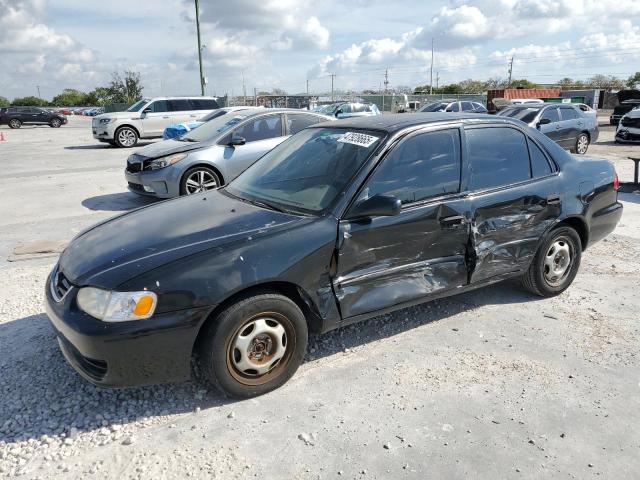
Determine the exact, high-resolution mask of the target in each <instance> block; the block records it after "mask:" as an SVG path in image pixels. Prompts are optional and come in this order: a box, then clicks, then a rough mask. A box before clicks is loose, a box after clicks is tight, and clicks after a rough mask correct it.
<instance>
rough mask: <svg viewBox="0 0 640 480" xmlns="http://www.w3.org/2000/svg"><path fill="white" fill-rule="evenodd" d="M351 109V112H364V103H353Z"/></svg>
mask: <svg viewBox="0 0 640 480" xmlns="http://www.w3.org/2000/svg"><path fill="white" fill-rule="evenodd" d="M352 111H353V113H362V112H364V105H363V104H361V103H354V104H353V108H352Z"/></svg>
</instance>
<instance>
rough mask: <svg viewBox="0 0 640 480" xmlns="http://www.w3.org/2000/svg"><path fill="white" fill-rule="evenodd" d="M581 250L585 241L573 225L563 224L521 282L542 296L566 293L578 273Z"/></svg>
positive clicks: (540, 251) (542, 249)
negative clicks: (582, 240) (581, 239)
mask: <svg viewBox="0 0 640 480" xmlns="http://www.w3.org/2000/svg"><path fill="white" fill-rule="evenodd" d="M581 253H582V242H581V241H580V236H579V235H578V233H577V232H576V231H575V230H574V229H573V228H571V227H569V226H564V225H562V226H560V227H558V228H556V229H554V230H552V231H551V232H549V234H548V236H547V238H546V239H545V240H544V241H543V243H542V245H541V246H540V248H539V249H538V252H537V253H536V256H535V257H534V259H533V262H532V263H531V266H530V267H529V270H527V272H526V273H525V274H524V275H523V276H522V283H523V284H524V286H525V287H526V288H527V290H529V291H531V292H532V293H535V294H536V295H540V296H543V297H550V296H553V295H557V294H559V293H561V292H563V291H564V290H566V289H567V288H568V287H569V285H571V283H572V282H573V279H574V278H575V277H576V275H577V273H578V268H579V267H580V259H581Z"/></svg>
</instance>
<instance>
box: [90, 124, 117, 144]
mask: <svg viewBox="0 0 640 480" xmlns="http://www.w3.org/2000/svg"><path fill="white" fill-rule="evenodd" d="M115 131H116V129H115V125H113V122H112V123H107V124H100V123H99V122H96V121H95V120H92V121H91V132H92V133H93V138H96V139H98V140H113V139H114V138H115Z"/></svg>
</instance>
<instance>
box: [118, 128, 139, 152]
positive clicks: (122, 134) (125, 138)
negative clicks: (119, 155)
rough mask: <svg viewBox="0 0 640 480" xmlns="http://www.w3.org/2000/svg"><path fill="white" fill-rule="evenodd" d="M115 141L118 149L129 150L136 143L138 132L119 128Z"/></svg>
mask: <svg viewBox="0 0 640 480" xmlns="http://www.w3.org/2000/svg"><path fill="white" fill-rule="evenodd" d="M115 141H116V145H118V146H119V147H120V148H131V147H133V146H135V144H136V143H138V132H136V131H135V130H134V129H133V128H131V127H120V128H119V129H118V130H116V134H115Z"/></svg>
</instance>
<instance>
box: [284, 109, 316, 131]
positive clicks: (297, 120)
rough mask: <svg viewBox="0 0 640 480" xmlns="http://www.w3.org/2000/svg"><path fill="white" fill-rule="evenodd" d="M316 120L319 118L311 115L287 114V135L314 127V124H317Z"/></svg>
mask: <svg viewBox="0 0 640 480" xmlns="http://www.w3.org/2000/svg"><path fill="white" fill-rule="evenodd" d="M318 120H319V118H318V117H314V116H313V115H296V114H288V115H287V123H288V126H289V133H290V134H291V135H294V134H296V133H298V132H299V131H300V130H304V129H305V128H307V127H308V126H309V125H315V124H316V123H318Z"/></svg>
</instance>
